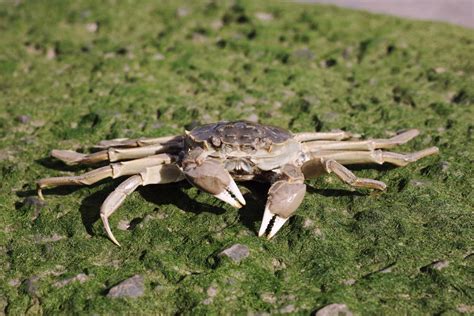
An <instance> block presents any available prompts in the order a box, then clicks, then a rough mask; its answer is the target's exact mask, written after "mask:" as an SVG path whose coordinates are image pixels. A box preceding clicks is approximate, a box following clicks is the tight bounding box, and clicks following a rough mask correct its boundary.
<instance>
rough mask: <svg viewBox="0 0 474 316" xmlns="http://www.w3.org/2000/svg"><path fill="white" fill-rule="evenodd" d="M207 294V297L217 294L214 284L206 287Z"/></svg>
mask: <svg viewBox="0 0 474 316" xmlns="http://www.w3.org/2000/svg"><path fill="white" fill-rule="evenodd" d="M207 295H208V296H209V297H214V296H216V295H217V288H216V287H215V286H210V287H209V288H208V289H207Z"/></svg>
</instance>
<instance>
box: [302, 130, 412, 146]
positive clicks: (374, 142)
mask: <svg viewBox="0 0 474 316" xmlns="http://www.w3.org/2000/svg"><path fill="white" fill-rule="evenodd" d="M419 133H420V132H419V131H418V130H417V129H410V130H407V131H405V132H403V133H401V134H398V135H396V136H394V137H392V138H389V139H368V140H362V141H341V142H317V141H313V142H308V143H303V150H304V151H316V150H374V149H383V148H393V147H395V146H398V145H401V144H405V143H407V142H408V141H410V140H411V139H413V138H414V137H416V136H418V134H419Z"/></svg>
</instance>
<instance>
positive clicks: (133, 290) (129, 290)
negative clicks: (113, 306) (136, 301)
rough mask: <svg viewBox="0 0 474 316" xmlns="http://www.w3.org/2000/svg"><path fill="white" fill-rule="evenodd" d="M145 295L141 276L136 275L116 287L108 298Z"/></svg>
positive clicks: (108, 294) (111, 290)
mask: <svg viewBox="0 0 474 316" xmlns="http://www.w3.org/2000/svg"><path fill="white" fill-rule="evenodd" d="M144 293H145V285H144V281H143V277H142V276H141V275H138V274H137V275H134V276H133V277H131V278H128V279H126V280H124V281H122V282H120V283H119V284H117V285H115V286H114V287H112V288H111V289H110V290H109V293H107V297H110V298H119V297H140V296H142V295H143V294H144Z"/></svg>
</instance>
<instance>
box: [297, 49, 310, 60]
mask: <svg viewBox="0 0 474 316" xmlns="http://www.w3.org/2000/svg"><path fill="white" fill-rule="evenodd" d="M293 57H294V58H295V59H299V60H312V59H314V53H313V52H312V51H311V50H309V49H308V48H302V49H297V50H295V51H294V52H293Z"/></svg>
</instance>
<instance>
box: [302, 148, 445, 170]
mask: <svg viewBox="0 0 474 316" xmlns="http://www.w3.org/2000/svg"><path fill="white" fill-rule="evenodd" d="M438 152H439V149H438V148H437V147H430V148H426V149H423V150H420V151H417V152H413V153H407V154H401V153H395V152H390V151H382V150H374V151H341V152H337V151H334V152H315V153H310V156H311V158H312V159H317V158H323V159H324V160H326V161H328V160H336V161H337V162H339V163H340V164H343V165H352V164H364V163H377V164H380V165H381V164H383V163H385V162H388V163H391V164H393V165H396V166H398V167H404V166H406V165H408V164H409V163H411V162H414V161H417V160H419V159H421V158H424V157H427V156H431V155H435V154H437V153H438Z"/></svg>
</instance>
